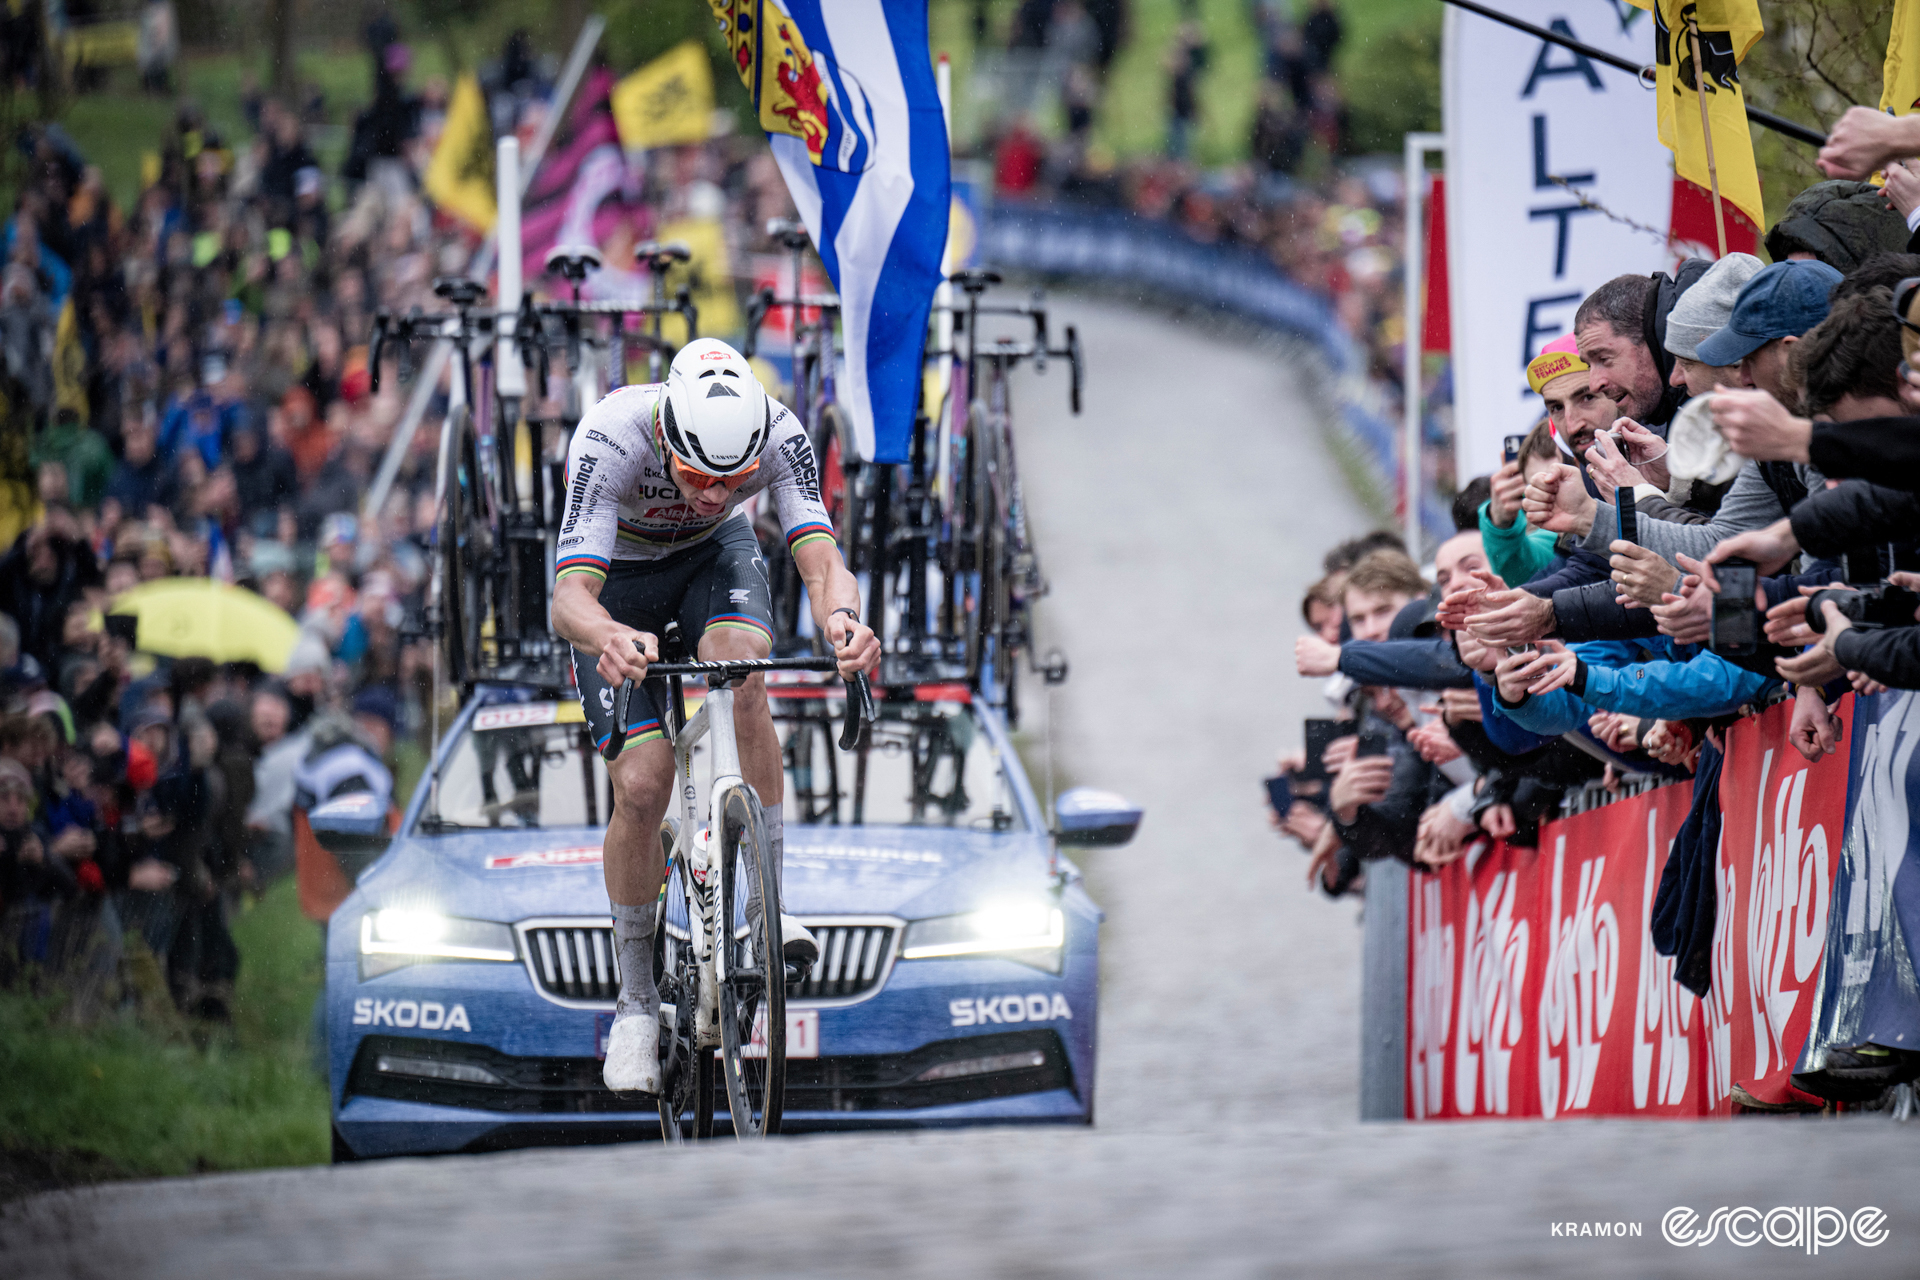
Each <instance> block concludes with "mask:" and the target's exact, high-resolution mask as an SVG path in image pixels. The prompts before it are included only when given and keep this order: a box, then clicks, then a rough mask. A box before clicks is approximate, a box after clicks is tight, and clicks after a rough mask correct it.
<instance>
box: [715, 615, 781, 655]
mask: <svg viewBox="0 0 1920 1280" xmlns="http://www.w3.org/2000/svg"><path fill="white" fill-rule="evenodd" d="M716 627H726V628H729V629H731V630H734V631H751V632H753V633H754V634H755V635H760V636H765V637H766V638H767V644H768V646H769V647H771V646H772V644H773V631H772V629H771V628H769V627H768V626H767V624H766V623H764V622H762V621H760V619H758V618H756V617H753V616H752V615H751V614H745V613H723V614H721V615H720V616H719V617H717V618H709V619H707V630H709V631H712V630H713V629H714V628H716Z"/></svg>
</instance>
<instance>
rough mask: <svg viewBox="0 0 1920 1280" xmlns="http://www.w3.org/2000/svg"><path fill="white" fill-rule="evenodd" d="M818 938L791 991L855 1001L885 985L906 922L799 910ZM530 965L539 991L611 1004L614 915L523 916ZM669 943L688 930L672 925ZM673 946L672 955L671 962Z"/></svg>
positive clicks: (811, 998)
mask: <svg viewBox="0 0 1920 1280" xmlns="http://www.w3.org/2000/svg"><path fill="white" fill-rule="evenodd" d="M799 919H800V922H801V923H802V924H804V925H806V926H807V928H809V929H811V930H812V931H813V936H814V939H815V941H817V942H818V943H819V944H820V960H819V963H817V964H815V965H814V967H813V972H812V973H810V974H808V975H807V980H806V981H805V982H803V983H801V984H800V986H799V987H798V988H797V989H795V990H794V992H793V994H792V998H793V999H794V1000H796V1001H805V1002H807V1003H809V1004H851V1003H854V1002H855V1001H859V1000H864V999H866V998H867V997H869V996H871V995H873V994H875V993H876V992H878V991H879V990H880V988H881V987H883V986H885V985H886V982H887V975H888V974H889V973H890V972H891V971H892V969H893V962H894V960H895V959H896V958H897V953H898V951H899V946H900V938H901V935H902V933H903V932H904V931H905V926H904V924H903V923H902V922H901V921H899V920H897V919H895V918H893V917H891V916H801V917H799ZM517 927H518V929H519V933H520V951H521V954H522V955H523V956H525V957H526V964H527V973H528V975H529V976H530V977H531V978H532V979H533V985H534V987H535V989H537V990H538V991H539V992H540V994H541V995H543V996H545V997H546V998H547V999H549V1000H552V1001H554V1002H555V1003H557V1004H564V1005H569V1006H572V1007H576V1008H596V1009H605V1008H610V1007H612V1005H613V1002H614V1001H615V1000H616V999H618V998H619V995H620V961H619V958H618V956H617V955H616V954H615V950H614V945H613V921H612V920H610V919H608V918H607V917H606V916H599V917H593V916H583V917H580V918H578V919H547V920H526V921H522V922H521V923H520V925H519V926H517ZM667 935H668V937H667V945H668V947H669V948H670V949H671V948H672V947H674V946H676V945H677V944H678V943H679V942H681V941H683V940H684V939H685V937H686V932H685V930H682V929H679V928H676V927H675V926H673V925H672V924H669V925H668V926H667ZM672 959H673V956H672V952H671V950H669V953H668V963H672Z"/></svg>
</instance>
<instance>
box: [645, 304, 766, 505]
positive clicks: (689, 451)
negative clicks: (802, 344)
mask: <svg viewBox="0 0 1920 1280" xmlns="http://www.w3.org/2000/svg"><path fill="white" fill-rule="evenodd" d="M659 423H660V427H659V431H660V438H661V440H662V441H663V442H664V443H665V445H666V447H667V449H668V450H669V451H670V452H671V453H672V454H673V455H674V457H676V458H678V459H680V461H681V462H682V463H683V464H685V465H686V466H687V467H690V468H691V469H693V470H695V471H702V472H705V473H706V474H707V475H710V476H729V475H735V474H738V473H739V472H742V471H745V470H747V469H748V468H750V467H752V466H753V464H754V463H755V462H756V461H757V460H758V459H759V457H760V450H761V449H763V448H765V447H766V443H767V437H768V436H769V435H771V434H772V433H773V408H772V406H771V405H770V404H769V403H768V401H767V392H766V388H765V387H762V386H761V385H760V379H758V378H756V377H754V375H753V370H752V368H750V367H749V366H748V364H747V360H746V357H745V356H743V355H741V354H740V353H739V352H738V351H735V350H734V349H733V348H732V347H730V346H728V345H727V344H726V343H724V342H721V341H720V340H719V339H717V338H699V339H696V340H695V341H693V342H689V343H688V344H687V345H686V346H684V347H682V348H680V354H678V355H676V356H675V357H674V358H673V366H672V367H671V368H670V369H668V371H667V394H666V395H665V396H664V397H662V404H661V410H660V419H659Z"/></svg>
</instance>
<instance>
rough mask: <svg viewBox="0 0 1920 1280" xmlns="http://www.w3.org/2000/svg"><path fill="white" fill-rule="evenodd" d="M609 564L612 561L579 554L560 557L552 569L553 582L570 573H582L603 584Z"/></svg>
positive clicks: (602, 557)
mask: <svg viewBox="0 0 1920 1280" xmlns="http://www.w3.org/2000/svg"><path fill="white" fill-rule="evenodd" d="M611 564H612V561H610V560H608V559H607V558H606V557H605V556H590V555H586V554H585V553H579V552H577V553H575V554H573V555H565V556H561V557H560V559H559V562H558V563H556V564H555V565H554V567H553V580H554V581H555V582H558V581H560V579H562V578H564V577H566V576H567V575H568V574H570V573H584V574H586V575H588V576H589V577H593V578H598V579H599V580H600V581H602V582H605V581H606V580H607V569H608V568H609V567H610V566H611Z"/></svg>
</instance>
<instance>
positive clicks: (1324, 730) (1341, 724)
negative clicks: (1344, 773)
mask: <svg viewBox="0 0 1920 1280" xmlns="http://www.w3.org/2000/svg"><path fill="white" fill-rule="evenodd" d="M1353 731H1354V723H1353V721H1351V720H1309V721H1307V723H1306V740H1307V763H1306V767H1305V768H1303V769H1301V770H1300V772H1299V773H1298V774H1296V775H1295V777H1297V778H1298V779H1299V780H1300V781H1302V782H1325V781H1326V780H1327V766H1326V761H1325V756H1326V754H1327V748H1328V747H1330V746H1332V745H1333V743H1334V740H1335V739H1337V738H1344V737H1346V736H1347V735H1348V734H1350V733H1352V732H1353Z"/></svg>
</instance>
